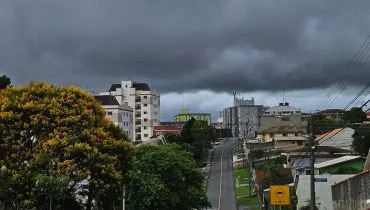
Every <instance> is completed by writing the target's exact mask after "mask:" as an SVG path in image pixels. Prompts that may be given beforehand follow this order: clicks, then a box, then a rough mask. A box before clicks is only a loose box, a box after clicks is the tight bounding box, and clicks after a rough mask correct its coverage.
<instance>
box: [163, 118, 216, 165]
mask: <svg viewBox="0 0 370 210" xmlns="http://www.w3.org/2000/svg"><path fill="white" fill-rule="evenodd" d="M166 139H167V141H168V142H171V143H176V144H179V145H180V146H181V147H182V148H183V149H184V150H185V151H187V152H190V153H192V154H193V157H194V159H195V160H196V161H197V162H198V164H200V165H203V164H204V162H205V161H206V158H207V155H208V153H207V149H209V148H211V142H212V141H214V140H215V137H214V134H213V130H212V127H211V126H209V125H208V124H207V122H205V121H198V120H195V119H194V118H191V119H190V120H189V121H188V122H187V123H186V124H185V126H184V128H183V130H182V132H181V134H180V135H175V134H170V135H167V136H166Z"/></svg>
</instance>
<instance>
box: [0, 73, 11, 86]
mask: <svg viewBox="0 0 370 210" xmlns="http://www.w3.org/2000/svg"><path fill="white" fill-rule="evenodd" d="M9 85H10V78H9V77H7V76H6V75H2V76H1V77H0V90H1V89H5V88H6V87H8V86H9Z"/></svg>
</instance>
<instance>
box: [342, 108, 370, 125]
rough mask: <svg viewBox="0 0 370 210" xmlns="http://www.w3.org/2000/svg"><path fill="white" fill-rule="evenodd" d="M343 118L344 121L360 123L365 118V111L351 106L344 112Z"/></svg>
mask: <svg viewBox="0 0 370 210" xmlns="http://www.w3.org/2000/svg"><path fill="white" fill-rule="evenodd" d="M343 120H344V122H346V123H362V122H363V121H365V120H366V113H365V112H364V111H362V109H361V108H360V107H352V108H351V110H349V111H346V112H344V115H343Z"/></svg>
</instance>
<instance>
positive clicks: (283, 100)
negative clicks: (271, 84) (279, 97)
mask: <svg viewBox="0 0 370 210" xmlns="http://www.w3.org/2000/svg"><path fill="white" fill-rule="evenodd" d="M284 93H285V90H284V88H283V103H284V102H285V96H284Z"/></svg>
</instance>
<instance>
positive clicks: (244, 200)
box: [234, 169, 259, 205]
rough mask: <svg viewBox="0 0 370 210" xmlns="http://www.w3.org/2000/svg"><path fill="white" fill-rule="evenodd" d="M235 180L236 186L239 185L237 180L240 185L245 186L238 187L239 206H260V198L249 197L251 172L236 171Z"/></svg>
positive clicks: (244, 170) (246, 170) (245, 170)
mask: <svg viewBox="0 0 370 210" xmlns="http://www.w3.org/2000/svg"><path fill="white" fill-rule="evenodd" d="M234 179H235V184H236V183H237V181H236V180H239V185H243V184H244V185H245V186H239V187H236V188H235V189H236V190H235V191H236V196H237V204H238V205H258V204H259V198H258V197H252V198H248V196H249V190H250V189H249V171H248V169H236V170H235V171H234Z"/></svg>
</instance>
